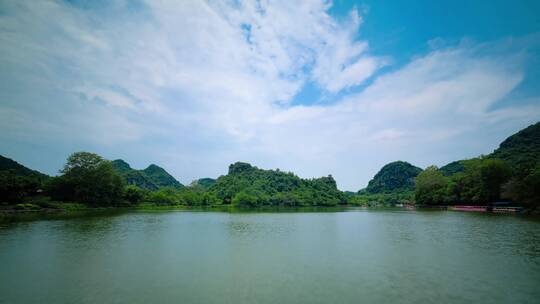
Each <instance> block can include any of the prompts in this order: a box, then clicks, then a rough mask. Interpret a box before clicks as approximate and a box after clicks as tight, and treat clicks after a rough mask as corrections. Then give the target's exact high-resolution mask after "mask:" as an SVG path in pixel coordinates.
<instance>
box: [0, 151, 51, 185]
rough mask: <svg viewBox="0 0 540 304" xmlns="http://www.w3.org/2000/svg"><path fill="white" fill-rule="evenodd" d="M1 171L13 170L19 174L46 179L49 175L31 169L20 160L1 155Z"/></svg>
mask: <svg viewBox="0 0 540 304" xmlns="http://www.w3.org/2000/svg"><path fill="white" fill-rule="evenodd" d="M0 171H11V172H13V173H14V174H15V175H17V176H26V177H33V178H37V179H39V180H45V179H47V178H48V177H49V176H48V175H46V174H43V173H41V172H39V171H36V170H32V169H29V168H27V167H25V166H23V165H21V164H19V163H18V162H16V161H14V160H12V159H10V158H7V157H4V156H2V155H0Z"/></svg>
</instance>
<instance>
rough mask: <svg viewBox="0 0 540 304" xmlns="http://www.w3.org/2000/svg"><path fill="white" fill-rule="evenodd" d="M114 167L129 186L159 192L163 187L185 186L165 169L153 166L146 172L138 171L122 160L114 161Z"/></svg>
mask: <svg viewBox="0 0 540 304" xmlns="http://www.w3.org/2000/svg"><path fill="white" fill-rule="evenodd" d="M112 165H113V167H114V169H115V170H116V172H118V173H119V174H120V175H121V176H122V177H123V178H124V180H125V181H126V183H127V184H129V185H135V186H138V187H140V188H143V189H147V190H152V191H153V190H157V189H159V188H163V187H174V188H181V187H183V185H182V184H181V183H180V182H179V181H177V180H176V179H175V178H174V177H173V176H172V175H170V174H169V173H168V172H167V171H165V169H163V168H161V167H159V166H157V165H154V164H151V165H150V166H148V167H147V168H146V169H144V170H136V169H133V168H131V166H130V165H129V164H128V163H127V162H125V161H124V160H122V159H117V160H113V161H112Z"/></svg>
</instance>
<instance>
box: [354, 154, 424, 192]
mask: <svg viewBox="0 0 540 304" xmlns="http://www.w3.org/2000/svg"><path fill="white" fill-rule="evenodd" d="M421 171H422V169H420V168H418V167H415V166H413V165H411V164H409V163H407V162H404V161H396V162H392V163H389V164H386V165H385V166H384V167H382V168H381V170H380V171H379V172H377V174H375V176H374V177H373V179H372V180H370V181H369V184H368V186H367V188H366V189H365V190H366V192H367V193H371V194H374V193H391V192H401V191H412V190H414V179H415V177H416V176H417V175H418V174H419V173H420V172H421Z"/></svg>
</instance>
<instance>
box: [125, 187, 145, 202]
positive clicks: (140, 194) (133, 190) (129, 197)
mask: <svg viewBox="0 0 540 304" xmlns="http://www.w3.org/2000/svg"><path fill="white" fill-rule="evenodd" d="M147 192H148V191H147V190H144V189H141V188H139V187H137V186H135V185H127V186H126V187H124V196H123V198H124V200H126V201H128V202H130V203H131V204H138V203H140V202H141V201H142V200H143V198H144V197H145V196H146V193H147Z"/></svg>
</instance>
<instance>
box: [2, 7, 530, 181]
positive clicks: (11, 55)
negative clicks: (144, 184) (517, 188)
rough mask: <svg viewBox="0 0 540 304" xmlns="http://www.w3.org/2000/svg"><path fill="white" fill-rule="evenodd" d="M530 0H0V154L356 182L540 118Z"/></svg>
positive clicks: (467, 149) (470, 149) (486, 149)
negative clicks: (245, 167) (242, 165)
mask: <svg viewBox="0 0 540 304" xmlns="http://www.w3.org/2000/svg"><path fill="white" fill-rule="evenodd" d="M538 11H540V4H539V3H538V2H536V1H489V4H488V3H487V2H485V1H444V2H442V1H441V2H435V1H414V3H411V1H339V0H337V1H334V2H326V1H322V2H321V1H302V2H298V3H292V2H291V1H257V2H252V1H246V2H244V1H234V2H230V1H200V2H181V3H180V2H177V1H159V2H158V1H146V0H141V1H123V0H114V1H84V0H76V1H39V2H36V1H30V0H21V1H4V2H1V3H0V128H1V133H0V136H1V142H2V145H0V154H2V155H5V156H8V157H11V158H14V159H15V160H17V161H19V162H21V163H23V164H25V165H28V166H29V167H32V168H35V169H38V170H41V171H43V172H46V173H49V174H55V173H56V172H57V171H58V169H59V168H61V166H62V164H63V162H64V161H65V159H66V157H67V156H68V154H69V153H71V152H74V151H80V150H87V151H93V152H97V153H99V154H101V155H103V156H104V157H106V158H109V159H116V158H123V159H124V160H126V161H128V162H129V163H131V164H132V166H133V167H135V168H144V167H146V166H147V165H148V164H150V163H156V164H158V165H161V166H163V167H164V168H166V169H167V170H168V171H169V172H171V173H172V174H173V175H174V176H175V177H177V178H178V179H179V180H180V181H181V182H183V183H189V182H190V181H191V180H193V179H195V178H199V177H217V176H219V175H221V174H224V173H226V170H227V166H228V164H230V163H232V162H234V161H248V162H251V163H253V164H254V165H257V166H259V167H261V168H280V169H282V170H286V171H293V172H295V173H297V174H298V175H300V176H301V177H316V176H322V175H328V174H332V175H333V176H334V177H335V178H336V180H337V182H338V186H339V187H340V188H341V189H344V190H358V189H360V188H362V187H364V186H365V185H366V184H367V182H368V181H369V179H370V178H371V177H372V176H373V175H374V174H375V173H376V172H377V170H378V169H379V168H380V167H382V166H383V165H384V164H385V163H387V162H390V161H394V160H405V161H409V162H411V163H413V164H415V165H417V166H420V167H426V166H428V165H431V164H435V165H438V166H442V165H444V164H445V163H447V162H450V161H453V160H456V159H463V158H470V157H474V156H477V155H480V154H487V153H490V152H491V151H492V150H493V149H495V148H496V147H497V145H498V143H499V142H500V141H501V140H503V139H504V138H505V137H507V136H509V135H511V134H512V133H514V132H516V131H517V130H519V129H522V128H524V127H526V126H527V125H529V124H531V123H534V122H536V121H538V120H539V118H540V96H539V95H540V90H539V87H540V72H539V70H540V69H539V67H540V61H539V60H540V57H539V55H540V52H539V51H540V22H539V19H540V18H538V13H537V12H538Z"/></svg>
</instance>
